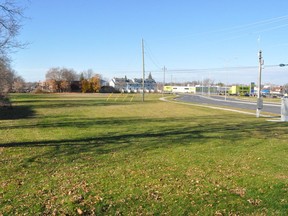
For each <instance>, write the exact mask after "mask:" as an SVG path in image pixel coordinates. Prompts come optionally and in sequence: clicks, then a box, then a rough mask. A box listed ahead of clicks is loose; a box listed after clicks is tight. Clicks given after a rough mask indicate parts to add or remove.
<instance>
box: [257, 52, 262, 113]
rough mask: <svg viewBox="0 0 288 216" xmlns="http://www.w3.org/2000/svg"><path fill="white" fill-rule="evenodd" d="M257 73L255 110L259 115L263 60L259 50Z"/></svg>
mask: <svg viewBox="0 0 288 216" xmlns="http://www.w3.org/2000/svg"><path fill="white" fill-rule="evenodd" d="M258 56H259V74H258V89H257V110H256V117H257V118H259V117H260V112H261V109H263V99H262V97H261V73H262V65H263V64H264V61H263V59H262V51H261V50H260V51H259V54H258Z"/></svg>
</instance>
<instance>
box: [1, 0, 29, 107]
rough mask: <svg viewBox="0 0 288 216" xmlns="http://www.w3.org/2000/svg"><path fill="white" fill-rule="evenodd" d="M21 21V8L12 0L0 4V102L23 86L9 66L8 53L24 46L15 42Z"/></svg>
mask: <svg viewBox="0 0 288 216" xmlns="http://www.w3.org/2000/svg"><path fill="white" fill-rule="evenodd" d="M22 19H23V7H21V6H20V4H19V2H18V3H17V4H16V1H14V0H3V1H1V2H0V102H1V100H2V101H4V99H5V97H6V95H7V93H8V92H9V91H11V90H12V89H13V88H14V89H19V88H21V87H22V85H23V84H24V80H23V78H22V77H20V76H17V74H16V72H15V71H13V69H12V68H11V65H10V58H9V53H10V52H12V51H14V50H16V49H19V48H21V47H23V46H24V44H23V43H20V42H19V41H18V40H17V36H18V34H19V31H20V28H21V21H22ZM0 104H1V103H0Z"/></svg>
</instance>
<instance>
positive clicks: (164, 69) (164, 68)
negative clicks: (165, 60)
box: [163, 66, 167, 92]
mask: <svg viewBox="0 0 288 216" xmlns="http://www.w3.org/2000/svg"><path fill="white" fill-rule="evenodd" d="M166 69H167V68H166V67H165V66H164V67H163V72H164V76H163V92H164V86H165V73H166Z"/></svg>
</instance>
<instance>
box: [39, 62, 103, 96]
mask: <svg viewBox="0 0 288 216" xmlns="http://www.w3.org/2000/svg"><path fill="white" fill-rule="evenodd" d="M40 88H42V90H44V91H49V92H70V91H75V90H76V91H77V90H78V91H81V92H83V93H88V92H89V93H94V92H99V90H100V88H101V75H100V74H95V73H94V72H93V70H92V69H89V70H87V71H83V72H81V73H80V74H78V73H77V72H75V70H73V69H67V68H59V67H56V68H51V69H49V70H48V71H47V73H46V81H45V82H44V83H43V84H42V86H40ZM73 88H74V89H73Z"/></svg>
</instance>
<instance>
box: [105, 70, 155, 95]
mask: <svg viewBox="0 0 288 216" xmlns="http://www.w3.org/2000/svg"><path fill="white" fill-rule="evenodd" d="M109 85H110V86H112V87H114V88H115V89H117V90H119V91H121V92H135V93H136V92H142V91H143V79H141V78H134V79H127V77H126V76H125V77H124V78H116V77H114V78H113V79H112V80H111V81H110V82H109ZM144 91H146V92H155V91H157V83H156V81H155V80H154V79H153V77H152V75H151V73H150V74H149V76H148V78H146V79H145V80H144Z"/></svg>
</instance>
